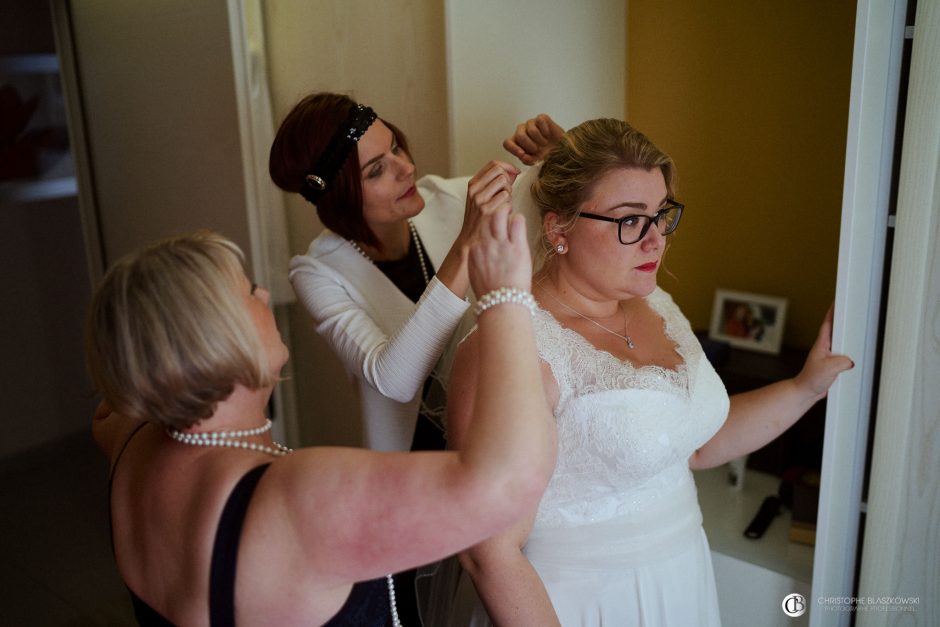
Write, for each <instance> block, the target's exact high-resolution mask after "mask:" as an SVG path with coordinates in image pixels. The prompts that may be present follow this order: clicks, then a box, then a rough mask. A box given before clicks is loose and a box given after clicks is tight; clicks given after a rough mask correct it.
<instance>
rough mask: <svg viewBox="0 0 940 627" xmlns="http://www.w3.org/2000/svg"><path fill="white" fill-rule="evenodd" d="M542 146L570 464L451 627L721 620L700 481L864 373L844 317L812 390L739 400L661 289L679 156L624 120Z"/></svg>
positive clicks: (472, 403)
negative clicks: (838, 384) (845, 342)
mask: <svg viewBox="0 0 940 627" xmlns="http://www.w3.org/2000/svg"><path fill="white" fill-rule="evenodd" d="M518 135H519V133H517V136H518ZM519 144H520V142H516V145H517V146H518V145H519ZM533 150H539V151H542V152H543V154H544V153H546V152H547V154H546V155H545V159H544V162H543V163H542V166H541V170H540V172H539V175H538V179H537V181H536V183H535V184H534V185H533V188H532V193H533V197H534V200H535V202H536V203H537V204H538V206H539V208H540V210H541V214H542V216H543V226H544V243H545V246H546V248H547V249H548V250H549V251H550V252H549V256H548V258H547V260H546V262H545V264H544V265H543V266H542V268H541V269H540V270H539V271H538V273H537V274H536V275H535V277H534V278H533V284H534V287H533V293H534V294H535V297H536V299H537V301H538V303H539V309H538V311H537V312H536V315H535V318H534V328H535V335H536V344H537V347H538V352H539V357H540V360H541V361H540V363H541V371H542V380H543V386H544V389H545V393H546V397H545V400H546V402H547V403H548V405H549V407H550V408H551V409H552V412H553V414H554V417H555V424H556V429H557V437H558V460H557V465H556V468H555V471H554V475H553V477H552V479H551V482H550V483H549V486H548V488H547V489H546V492H545V495H544V497H543V498H542V500H541V502H540V504H539V506H538V508H537V509H534V510H532V511H531V512H530V514H529V516H528V517H526V518H525V519H523V520H521V521H520V522H519V523H517V524H516V525H514V526H513V527H511V528H510V529H509V530H507V531H505V532H503V533H501V534H498V535H497V536H494V537H493V538H491V539H489V540H487V541H485V542H483V543H481V544H479V545H477V546H475V547H473V548H472V549H470V550H468V551H466V552H464V553H463V554H462V556H461V561H462V563H463V565H464V566H465V568H466V570H467V572H468V573H469V574H470V576H471V577H472V580H473V583H474V584H475V586H476V589H477V591H478V592H479V596H480V597H481V598H482V601H483V606H479V605H478V606H476V607H475V608H473V609H472V610H470V611H469V614H471V616H468V615H467V613H468V612H467V611H466V606H464V607H463V609H461V607H457V609H456V610H455V613H457V619H456V620H455V621H454V622H453V623H452V624H454V625H467V624H470V625H485V624H489V623H490V621H492V623H495V624H497V625H513V626H515V627H519V626H526V625H532V626H538V627H545V626H547V625H553V624H555V625H557V624H561V625H564V626H565V627H575V626H585V627H587V626H597V625H617V626H618V627H625V626H631V625H644V626H657V625H661V626H665V625H698V626H710V625H718V624H719V615H718V603H717V595H716V591H715V584H714V577H713V573H712V566H711V561H710V556H709V555H710V554H709V549H708V543H707V540H706V538H705V534H704V532H703V530H702V525H701V522H702V517H701V512H700V509H699V505H698V500H697V495H696V490H695V484H694V482H693V480H692V475H691V471H692V470H695V469H699V468H709V467H713V466H717V465H719V464H723V463H725V462H727V461H728V460H731V459H733V458H735V457H738V456H741V455H744V454H746V453H748V452H750V451H753V450H755V449H757V448H759V447H760V446H762V445H764V444H765V443H767V442H769V441H770V440H772V439H773V438H775V437H777V436H778V435H780V433H782V432H783V431H784V430H785V429H787V428H788V427H789V426H791V425H792V424H793V423H794V422H796V420H798V419H799V418H800V416H801V415H802V414H803V413H804V412H806V410H808V409H809V408H810V407H811V406H812V405H813V404H814V403H815V402H816V401H817V400H819V399H820V398H822V397H823V396H825V395H826V392H827V390H828V389H829V386H830V385H831V384H832V382H833V381H834V379H835V378H836V376H837V375H838V374H839V373H840V372H842V371H843V370H845V369H847V368H850V367H852V362H851V360H849V359H848V358H847V357H843V356H838V355H833V354H832V353H831V352H830V344H831V342H830V337H831V316H830V317H827V319H826V321H825V322H824V324H823V326H822V328H821V330H820V332H819V336H818V338H817V340H816V343H815V345H814V346H813V348H812V350H811V351H810V354H809V357H808V358H807V361H806V363H805V365H804V367H803V370H802V371H801V372H800V374H799V375H798V376H797V377H796V378H794V379H790V380H786V381H781V382H779V383H775V384H773V385H770V386H767V387H765V388H762V389H759V390H756V391H753V392H748V393H746V394H739V395H735V396H734V397H732V398H731V399H730V402H729V398H728V396H727V394H726V392H725V388H724V386H723V385H722V383H721V380H720V379H719V378H718V375H717V374H716V373H715V371H714V370H713V369H712V367H711V366H710V365H709V363H708V360H707V359H705V356H704V354H703V352H702V348H701V346H700V345H699V343H698V341H697V339H696V337H695V335H694V334H693V333H692V330H691V328H690V327H689V323H688V321H687V320H686V319H685V317H684V316H683V315H682V313H681V312H680V311H679V309H678V308H677V307H676V305H675V304H674V303H673V301H672V299H671V298H670V296H669V295H668V294H667V293H666V292H664V291H663V290H662V289H660V288H659V287H658V286H657V282H656V277H657V273H658V271H659V269H660V264H661V262H662V257H663V253H664V251H665V248H666V242H667V238H668V236H669V235H670V234H671V233H672V232H674V231H675V230H676V228H677V227H678V226H679V221H680V217H681V216H682V212H683V209H684V206H683V205H682V204H681V203H679V202H677V201H676V200H675V198H676V197H675V190H674V188H673V180H674V165H673V162H672V160H671V159H670V158H669V157H668V156H667V155H666V154H664V153H663V152H662V151H660V150H659V149H658V148H657V147H656V146H655V145H654V144H653V143H652V142H651V141H650V140H649V139H648V138H647V137H646V136H644V135H643V134H642V133H640V132H639V131H637V130H636V129H634V128H633V127H631V126H630V125H629V124H627V123H625V122H622V121H619V120H611V119H601V120H591V121H588V122H585V123H583V124H581V125H580V126H577V127H575V128H574V129H571V130H570V131H568V132H567V133H565V134H564V136H563V137H562V138H561V140H560V141H559V142H558V143H557V145H555V146H554V148H551V150H550V151H549V150H547V148H546V146H545V142H537V143H536V144H535V145H534V148H533ZM539 156H541V155H539ZM482 339H483V338H482V336H480V337H477V336H475V335H472V336H470V338H469V339H468V340H467V341H466V342H465V343H464V344H463V346H462V347H461V350H460V352H459V353H458V356H457V362H456V364H455V366H454V376H453V379H452V384H451V396H450V399H451V402H450V414H449V425H450V428H451V432H450V440H449V442H450V443H452V444H453V445H454V446H457V447H461V446H463V444H464V442H465V440H464V438H465V436H467V435H469V434H470V430H469V429H470V428H471V426H472V424H473V422H474V421H475V420H476V419H475V417H474V415H475V413H476V410H477V402H478V399H479V396H478V394H477V392H478V391H479V389H480V385H481V384H483V380H482V379H480V378H479V374H480V372H482V370H480V365H481V364H483V365H485V364H486V357H485V356H484V355H483V354H482V352H481V349H482V348H483V347H482V344H481V343H480V342H481V340H482ZM462 585H463V587H464V590H465V589H466V587H467V581H466V579H464V580H463V581H462ZM460 598H464V597H460ZM470 605H471V607H472V603H471V604H470ZM484 608H485V610H486V611H484ZM461 612H464V613H463V614H461ZM487 614H488V616H487Z"/></svg>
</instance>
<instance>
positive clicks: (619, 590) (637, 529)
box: [425, 476, 721, 627]
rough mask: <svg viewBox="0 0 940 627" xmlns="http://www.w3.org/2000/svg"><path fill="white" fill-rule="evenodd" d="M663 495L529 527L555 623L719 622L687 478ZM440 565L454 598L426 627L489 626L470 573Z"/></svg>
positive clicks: (680, 626)
mask: <svg viewBox="0 0 940 627" xmlns="http://www.w3.org/2000/svg"><path fill="white" fill-rule="evenodd" d="M664 497H665V498H663V499H660V502H659V505H658V506H652V507H650V508H649V509H648V510H647V511H645V512H644V514H643V515H642V516H640V517H639V518H638V517H637V515H636V513H634V514H632V515H630V516H629V517H628V518H627V517H625V518H623V519H616V520H608V521H604V522H601V523H593V524H587V525H580V526H577V527H562V528H553V529H538V528H536V529H534V530H533V532H532V534H531V535H530V536H529V540H528V542H527V543H526V547H525V550H524V552H525V554H526V557H527V558H528V559H529V561H530V562H531V563H532V566H533V567H534V568H535V570H536V571H537V572H538V574H539V577H540V578H541V580H542V583H543V584H544V585H545V588H546V591H547V592H548V596H549V598H550V599H551V601H552V605H553V606H554V608H555V612H556V614H557V615H558V619H559V621H560V622H561V624H562V626H563V627H600V626H606V627H633V626H636V627H667V626H673V625H674V626H677V627H685V626H691V625H695V626H697V627H718V626H720V625H721V619H720V616H719V612H718V595H717V591H716V588H715V577H714V571H713V568H712V563H711V552H710V550H709V547H708V540H707V539H706V537H705V532H704V531H703V529H702V517H701V511H700V509H699V506H698V500H697V495H696V492H695V486H694V483H692V482H691V476H690V477H689V483H688V484H685V485H683V486H681V487H680V488H679V489H678V490H677V491H676V492H675V493H673V494H670V495H668V496H665V495H664ZM447 569H449V570H450V577H446V576H444V577H443V578H444V579H450V581H451V583H450V584H449V585H448V587H450V589H451V590H455V595H454V599H453V600H452V601H451V605H450V608H449V609H448V610H447V612H446V613H447V616H443V617H442V616H439V615H438V616H433V614H432V616H433V617H429V618H430V619H431V621H432V622H429V621H425V625H426V627H431V626H434V627H438V626H440V627H491V626H492V622H490V620H489V617H488V616H487V614H486V611H485V609H484V608H483V605H482V603H481V602H480V600H479V598H478V597H477V595H476V591H475V589H474V588H473V583H472V581H471V580H470V577H469V576H468V575H467V574H466V573H465V572H462V571H460V570H459V566H456V561H455V560H454V562H452V563H450V564H448V565H446V566H445V567H444V570H447ZM438 574H439V575H441V572H439V573H438ZM455 579H456V580H455ZM451 586H452V587H451Z"/></svg>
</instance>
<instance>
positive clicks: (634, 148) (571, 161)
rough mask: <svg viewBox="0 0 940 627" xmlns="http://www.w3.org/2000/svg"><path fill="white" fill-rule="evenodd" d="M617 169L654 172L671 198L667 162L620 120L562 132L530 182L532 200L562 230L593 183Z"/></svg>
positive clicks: (671, 175) (603, 120)
mask: <svg viewBox="0 0 940 627" xmlns="http://www.w3.org/2000/svg"><path fill="white" fill-rule="evenodd" d="M618 168H640V169H643V170H652V169H653V168H659V169H660V170H661V171H662V173H663V179H665V181H666V190H667V194H668V195H669V196H670V197H672V196H673V194H674V192H675V190H674V187H673V186H674V179H675V165H674V164H673V162H672V159H671V158H670V157H669V155H667V154H666V153H664V152H663V151H661V150H660V149H659V148H657V147H656V145H655V144H653V142H651V141H650V140H649V138H648V137H646V135H644V134H643V133H641V132H640V131H638V130H636V129H635V128H633V127H632V126H631V125H629V124H627V123H626V122H624V121H623V120H616V119H612V118H600V119H597V120H588V121H587V122H583V123H581V124H579V125H578V126H576V127H574V128H572V129H571V130H569V131H568V132H567V133H565V134H564V135H563V136H562V138H561V139H560V140H559V142H558V144H556V145H555V147H554V148H552V150H551V151H549V153H548V154H547V155H546V156H545V160H544V161H543V162H542V168H541V170H540V171H539V176H538V179H537V180H536V182H535V183H533V184H532V197H533V199H534V200H535V203H536V205H537V206H538V207H539V212H540V215H541V216H542V217H544V216H545V214H546V213H549V212H553V213H556V214H558V217H559V222H560V225H561V227H562V228H566V227H567V226H569V225H570V224H572V223H573V222H574V221H575V219H576V218H577V217H578V214H579V213H580V211H581V205H582V204H583V203H584V202H585V201H586V200H587V199H588V198H589V197H590V195H591V192H592V191H593V189H594V184H595V183H597V181H599V180H600V179H601V178H602V177H603V176H604V175H605V174H607V173H608V172H610V171H611V170H616V169H618ZM544 240H545V238H544V237H543V243H544V244H547V241H544Z"/></svg>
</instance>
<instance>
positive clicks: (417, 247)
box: [346, 220, 431, 287]
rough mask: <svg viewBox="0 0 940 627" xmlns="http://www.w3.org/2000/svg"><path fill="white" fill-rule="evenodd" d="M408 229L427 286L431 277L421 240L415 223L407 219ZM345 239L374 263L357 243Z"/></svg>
mask: <svg viewBox="0 0 940 627" xmlns="http://www.w3.org/2000/svg"><path fill="white" fill-rule="evenodd" d="M408 230H409V231H411V241H412V242H413V243H414V246H415V252H416V253H417V255H418V261H419V262H420V263H421V276H422V277H424V286H425V287H427V285H428V283H430V282H431V277H430V276H429V275H428V266H427V264H426V263H425V262H424V253H423V252H421V240H420V239H419V238H418V229H416V228H415V223H414V222H412V221H411V220H408ZM346 241H347V242H349V243H350V244H351V245H352V247H353V248H354V249H355V250H356V252H357V253H359V254H360V255H362V256H363V257H365V259H366V260H367V261H368V262H369V263H371V264H375V261H373V259H372V257H370V256H369V255H367V254H366V251H364V250H362V248H361V247H360V246H359V244H357V243H356V242H354V241H353V240H351V239H350V240H346Z"/></svg>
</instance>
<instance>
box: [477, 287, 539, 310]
mask: <svg viewBox="0 0 940 627" xmlns="http://www.w3.org/2000/svg"><path fill="white" fill-rule="evenodd" d="M507 303H512V304H516V305H524V306H526V307H528V308H529V313H531V314H532V315H535V298H533V297H532V294H531V293H530V292H527V291H525V290H520V289H518V288H515V287H501V288H499V289H498V290H493V291H492V292H487V293H486V294H484V295H483V297H482V298H480V300H478V301H477V304H476V307H474V309H473V313H474V314H475V315H477V316H479V315H480V314H482V313H483V312H484V311H486V310H487V309H489V308H490V307H495V306H496V305H503V304H507Z"/></svg>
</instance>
